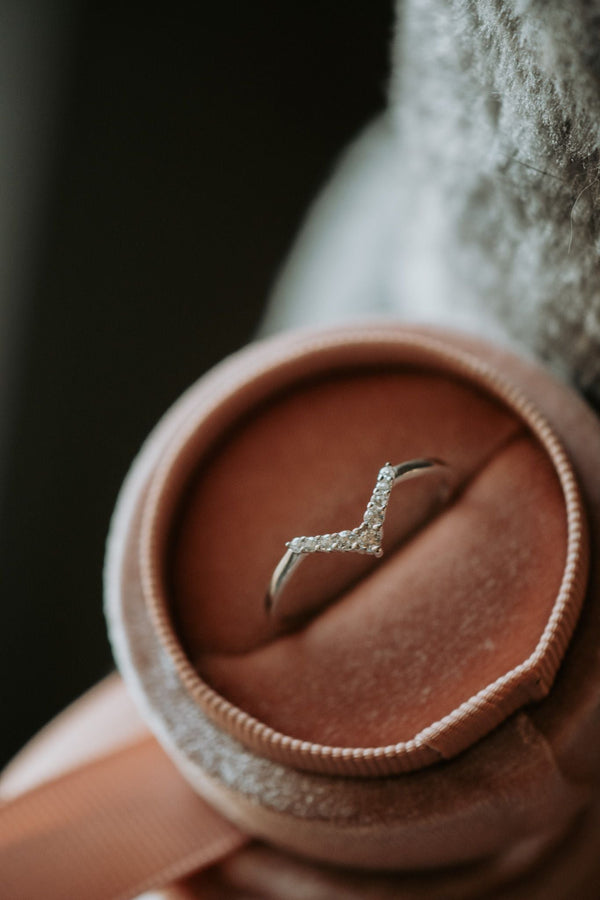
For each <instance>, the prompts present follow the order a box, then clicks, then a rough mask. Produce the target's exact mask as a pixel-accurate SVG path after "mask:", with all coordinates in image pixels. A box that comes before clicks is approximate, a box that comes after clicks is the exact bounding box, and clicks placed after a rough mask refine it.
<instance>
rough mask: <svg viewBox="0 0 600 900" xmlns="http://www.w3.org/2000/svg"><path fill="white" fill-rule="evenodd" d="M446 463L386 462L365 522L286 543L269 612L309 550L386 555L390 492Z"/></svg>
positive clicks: (271, 588)
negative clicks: (402, 483)
mask: <svg viewBox="0 0 600 900" xmlns="http://www.w3.org/2000/svg"><path fill="white" fill-rule="evenodd" d="M446 465H447V464H446V463H445V462H443V460H441V459H433V458H425V459H411V460H409V461H408V462H403V463H399V464H398V465H395V466H393V465H392V464H391V463H389V462H388V463H386V464H385V465H384V466H382V467H381V469H380V470H379V473H378V475H377V481H376V482H375V487H374V488H373V492H372V494H371V499H370V500H369V502H368V503H367V508H366V510H365V514H364V516H363V521H362V522H361V523H360V525H358V526H357V527H356V528H352V529H351V530H349V531H337V532H335V533H334V534H315V535H312V536H310V537H304V536H303V537H295V538H292V540H291V541H287V542H286V547H287V550H286V552H285V553H284V554H283V556H282V557H281V559H280V560H279V562H278V563H277V565H276V566H275V569H274V571H273V574H272V576H271V581H270V582H269V589H268V591H267V595H266V597H265V606H266V608H267V611H268V612H270V613H274V612H275V609H276V605H277V599H278V597H279V595H280V593H281V590H282V588H283V586H284V584H285V582H286V581H287V580H288V578H289V577H290V575H291V574H292V572H293V570H294V569H295V568H296V567H297V565H298V564H299V563H300V562H301V561H302V559H303V558H304V557H305V556H307V555H308V554H309V553H331V552H332V551H334V550H337V551H341V552H343V553H366V554H369V555H371V556H378V557H379V556H383V548H382V546H381V542H382V538H383V523H384V520H385V514H386V512H387V506H388V503H389V499H390V495H391V493H392V489H393V487H394V485H396V484H397V483H398V481H401V480H406V479H408V478H414V477H415V476H418V475H421V474H423V473H424V472H426V471H428V470H430V469H432V468H434V467H438V466H446Z"/></svg>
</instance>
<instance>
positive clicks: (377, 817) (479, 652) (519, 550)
mask: <svg viewBox="0 0 600 900" xmlns="http://www.w3.org/2000/svg"><path fill="white" fill-rule="evenodd" d="M422 456H435V457H440V458H442V459H444V460H445V461H447V463H448V467H449V471H450V472H451V473H452V475H451V487H450V491H451V493H450V497H449V498H448V499H447V500H446V501H445V502H439V490H438V488H437V487H436V485H435V479H434V476H433V475H431V476H423V477H422V478H420V479H418V480H415V481H411V482H408V483H407V484H406V485H398V486H397V487H396V488H395V489H394V492H393V503H391V504H390V508H389V511H388V518H387V519H386V528H385V537H384V547H385V555H384V557H383V559H382V560H380V561H374V560H372V559H371V558H368V557H365V556H360V555H358V554H341V553H331V554H313V555H312V556H311V557H310V559H307V560H305V561H304V562H303V564H302V566H301V567H299V568H298V570H297V572H295V573H294V576H293V579H291V581H290V586H289V596H288V598H287V599H286V601H285V602H286V603H288V604H289V610H290V611H291V613H293V616H292V615H290V616H289V617H288V618H285V617H283V619H282V618H278V619H273V618H272V617H271V618H270V617H269V616H268V615H266V613H265V610H264V604H263V598H264V594H265V589H266V586H267V584H268V581H269V578H270V575H271V573H272V571H273V568H274V566H275V565H276V563H277V561H278V560H279V559H280V557H281V555H282V552H283V550H284V549H285V541H286V540H290V539H291V538H292V537H294V536H297V535H301V534H319V533H324V532H335V531H338V530H341V529H345V528H351V527H353V526H355V525H357V524H358V522H360V519H361V516H362V512H363V511H364V506H365V502H366V500H367V499H368V497H369V494H370V491H371V488H372V482H373V479H374V477H375V476H376V474H377V471H378V469H379V468H380V466H382V465H383V464H384V463H385V462H386V461H387V460H389V461H391V462H392V463H394V464H395V463H398V462H402V461H403V460H406V459H411V458H415V457H422ZM598 459H600V431H599V428H598V423H597V421H596V418H595V416H594V415H593V414H592V413H591V412H590V411H589V410H588V409H587V407H586V406H585V405H584V404H583V402H582V401H580V400H579V399H578V398H577V397H576V396H575V395H574V394H573V393H572V392H571V391H570V390H569V389H568V388H566V387H564V386H563V385H560V384H558V383H557V382H555V381H554V380H553V379H552V378H550V376H548V375H547V374H546V373H544V372H543V371H542V370H541V369H539V368H537V367H535V366H532V365H531V364H529V363H526V362H524V361H522V360H519V359H517V358H516V357H514V356H512V355H511V354H509V353H506V352H504V351H500V350H497V349H495V348H491V347H489V346H487V345H485V344H483V343H480V342H476V341H472V340H467V339H465V338H461V337H458V336H455V335H454V336H453V335H448V334H444V333H435V332H428V331H424V330H418V329H415V330H408V329H403V328H401V327H399V326H397V325H387V324H385V325H373V324H371V325H369V326H363V327H354V326H353V327H344V328H338V329H335V330H331V331H326V332H319V333H315V332H300V333H295V334H292V335H288V336H285V337H279V338H276V339H273V340H270V341H266V342H261V343H259V344H256V345H254V346H252V347H250V348H248V349H246V350H244V351H242V352H240V353H239V354H237V355H235V356H234V357H232V358H231V359H229V360H227V361H225V362H224V363H223V364H221V365H220V366H218V367H217V368H216V369H215V370H213V372H212V373H210V374H209V375H207V376H205V377H204V378H203V379H201V381H200V382H198V384H196V385H195V386H194V387H192V388H191V389H190V390H189V391H188V392H187V393H186V394H185V395H184V396H183V397H182V398H181V399H180V400H179V402H178V403H177V404H176V405H175V406H174V407H173V408H172V409H171V410H170V412H169V413H168V414H167V415H166V416H165V417H164V419H163V420H162V422H161V423H160V424H159V425H158V427H157V428H156V429H155V431H154V433H153V434H152V435H151V437H150V438H149V440H148V441H147V442H146V444H145V446H144V447H143V448H142V451H141V453H140V455H139V457H138V459H137V461H136V463H135V464H134V466H133V468H132V471H131V473H130V475H129V477H128V479H127V481H126V484H125V486H124V489H123V492H122V495H121V498H120V501H119V503H118V506H117V510H116V513H115V518H114V521H113V526H112V529H111V535H110V540H109V552H108V557H107V566H106V585H107V614H108V620H109V627H110V634H111V640H112V643H113V647H114V650H115V655H116V658H117V662H118V665H119V668H120V670H121V672H122V674H123V676H124V678H125V681H126V683H127V685H128V686H129V688H130V691H131V693H132V695H133V697H134V699H135V700H136V701H137V703H138V705H139V707H140V709H141V711H142V713H143V714H144V716H145V718H146V720H147V722H148V724H149V725H150V727H151V728H152V729H153V731H154V732H155V734H156V735H157V737H158V739H159V740H160V742H161V743H162V744H163V746H164V748H165V749H166V751H167V752H168V753H169V754H170V756H171V757H172V759H173V760H174V762H175V764H176V765H177V766H178V767H179V769H180V770H181V771H182V772H183V774H184V775H185V777H186V778H187V779H188V781H189V782H190V784H191V785H192V786H193V787H194V788H195V789H196V790H197V791H198V792H199V793H201V794H202V795H203V796H204V797H205V798H206V799H207V800H208V801H209V802H210V803H211V804H212V805H213V806H214V807H216V808H217V809H218V810H220V811H221V812H222V813H223V814H224V815H225V816H226V817H228V818H229V819H231V820H232V821H233V822H235V823H236V824H237V825H238V826H239V827H241V828H242V829H243V830H245V831H247V832H248V833H249V834H251V835H254V836H257V837H259V838H262V839H264V840H266V841H268V842H270V843H272V844H275V845H277V846H280V847H283V848H287V849H289V850H292V851H294V852H297V853H300V854H302V855H305V856H309V857H311V858H314V859H318V860H326V861H329V862H333V863H338V864H344V865H351V866H360V867H368V868H373V869H376V868H385V869H423V868H433V867H443V866H450V865H458V864H482V863H483V861H486V864H489V865H492V863H491V862H490V860H492V861H493V865H494V866H496V867H497V868H498V870H500V869H501V870H502V871H503V872H504V873H505V874H506V873H513V874H514V873H515V872H519V871H524V870H526V869H527V868H528V867H531V866H532V865H534V863H535V862H536V861H538V860H539V859H540V858H541V857H542V855H543V854H544V853H545V852H547V851H548V848H550V847H556V846H558V845H559V844H560V843H561V841H565V840H567V839H568V836H569V835H570V834H571V832H572V829H573V827H574V823H575V822H579V821H581V817H582V816H583V815H584V813H585V810H587V809H589V808H591V806H592V805H593V803H594V802H595V797H596V793H595V792H596V790H597V789H596V785H597V782H598V776H599V775H600V753H599V752H598V750H597V748H598V747H599V746H600V654H599V653H598V652H597V647H598V646H600V634H599V631H600V616H599V597H598V590H597V585H596V577H597V576H596V575H595V574H594V573H593V574H592V575H591V576H588V555H589V553H588V551H589V547H590V542H591V547H592V551H593V552H595V551H596V544H597V541H598V521H597V520H598V516H599V514H600V496H599V487H598V478H597V461H598ZM582 497H583V498H584V499H583V500H582ZM300 612H301V613H302V615H299V613H300ZM583 834H584V836H583V837H581V842H583V844H584V845H586V846H587V845H588V844H589V847H590V859H591V858H592V855H593V854H592V845H593V842H594V841H595V842H596V843H597V840H598V834H597V833H592V832H591V831H590V829H588V831H587V832H584V833H583ZM586 842H587V844H586Z"/></svg>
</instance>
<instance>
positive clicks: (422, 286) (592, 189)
mask: <svg viewBox="0 0 600 900" xmlns="http://www.w3.org/2000/svg"><path fill="white" fill-rule="evenodd" d="M397 19H398V22H397V29H396V36H395V39H394V48H393V71H392V78H391V86H390V101H389V109H388V112H387V114H386V115H385V117H384V118H383V120H382V121H381V122H379V123H377V124H376V125H375V126H373V127H371V128H370V129H369V130H368V131H367V132H365V134H364V135H363V136H362V137H361V138H360V139H359V140H358V141H357V143H356V144H355V145H354V146H353V147H352V148H351V149H350V151H349V152H348V153H347V154H346V156H345V157H344V159H343V160H342V161H341V164H340V167H339V169H338V172H337V174H336V175H335V176H334V178H333V181H332V182H331V184H330V185H329V186H328V187H327V188H326V190H325V191H324V193H323V195H322V197H321V198H320V199H319V200H318V201H317V203H316V204H315V206H314V208H313V210H312V212H311V214H310V215H309V217H308V221H307V223H306V225H305V227H304V229H303V231H302V233H301V235H300V238H299V240H298V242H297V245H296V247H295V248H294V251H293V252H292V254H291V257H290V259H289V261H288V263H287V265H286V266H285V267H284V269H283V271H282V273H281V277H280V279H279V282H278V285H277V286H276V290H275V292H274V296H273V298H272V303H271V306H270V309H269V312H268V315H267V318H266V321H265V325H264V330H265V331H274V330H277V329H280V328H285V327H289V326H291V325H295V324H300V323H309V322H310V323H324V322H333V321H340V320H342V319H348V318H356V317H357V316H361V315H366V314H369V315H372V314H373V313H380V312H381V313H384V314H387V315H389V314H390V313H394V314H397V315H398V316H399V317H401V318H403V319H407V320H411V321H421V322H432V323H436V324H442V325H450V326H454V327H456V328H462V329H465V330H468V331H471V332H473V333H477V334H482V335H485V336H487V337H491V338H493V339H495V340H499V341H501V342H503V343H508V344H511V345H512V346H513V347H518V348H520V349H521V350H522V351H525V352H528V353H530V354H533V355H535V356H537V357H538V358H539V359H542V360H544V361H546V362H548V363H549V364H550V365H551V366H552V368H553V369H554V371H555V372H557V373H559V374H560V375H562V376H563V377H564V378H566V379H567V380H569V381H571V382H573V383H574V384H576V385H577V386H578V387H579V389H580V390H583V391H584V392H586V393H587V394H588V395H589V396H591V397H592V399H594V400H595V401H596V402H599V401H600V353H598V348H599V343H600V268H599V265H598V264H599V254H600V216H599V215H598V214H597V212H596V209H597V206H598V200H599V198H600V169H599V168H598V160H599V144H600V51H599V44H600V2H598V0H587V2H586V0H572V2H570V3H566V2H565V0H562V2H559V0H547V2H544V3H541V2H539V0H537V2H535V0H504V2H502V0H444V2H441V0H405V2H403V3H400V4H399V7H398V11H397Z"/></svg>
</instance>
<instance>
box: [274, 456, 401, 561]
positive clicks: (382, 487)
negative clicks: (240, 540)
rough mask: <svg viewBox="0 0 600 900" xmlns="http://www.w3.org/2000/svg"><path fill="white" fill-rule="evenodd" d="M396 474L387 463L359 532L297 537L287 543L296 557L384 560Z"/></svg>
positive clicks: (376, 484)
mask: <svg viewBox="0 0 600 900" xmlns="http://www.w3.org/2000/svg"><path fill="white" fill-rule="evenodd" d="M394 479H395V471H394V468H393V466H390V465H389V464H387V463H386V465H385V466H382V468H381V469H380V470H379V472H378V474H377V480H376V482H375V487H374V488H373V491H372V493H371V497H370V499H369V502H368V503H367V508H366V510H365V513H364V516H363V521H362V522H361V524H360V525H358V526H357V527H356V528H352V529H346V530H344V531H338V532H335V533H333V534H316V535H312V536H310V537H305V536H301V537H295V538H292V540H291V541H288V542H287V543H286V547H288V548H289V549H290V550H291V551H292V553H298V554H300V553H315V552H320V553H331V552H332V551H334V550H335V551H341V552H343V553H368V554H369V555H371V556H381V554H382V552H383V551H382V549H381V543H382V539H383V523H384V519H385V514H386V512H387V505H388V503H389V499H390V495H391V492H392V487H393V486H394Z"/></svg>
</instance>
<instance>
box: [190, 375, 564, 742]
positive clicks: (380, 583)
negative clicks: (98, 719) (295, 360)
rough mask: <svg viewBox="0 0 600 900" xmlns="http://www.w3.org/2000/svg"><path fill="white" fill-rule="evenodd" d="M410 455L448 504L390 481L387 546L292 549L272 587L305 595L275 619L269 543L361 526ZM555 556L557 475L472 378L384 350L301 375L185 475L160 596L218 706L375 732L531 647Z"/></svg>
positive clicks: (453, 703)
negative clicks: (168, 581) (377, 557)
mask: <svg viewBox="0 0 600 900" xmlns="http://www.w3.org/2000/svg"><path fill="white" fill-rule="evenodd" d="M420 455H425V456H427V455H434V456H438V457H441V458H442V459H444V460H446V461H447V462H448V464H449V467H450V469H449V473H450V478H451V484H452V490H453V497H452V500H451V502H449V503H448V504H446V505H442V504H441V503H440V502H436V499H437V497H438V495H439V489H440V485H439V476H438V475H437V474H436V473H433V472H432V473H431V474H429V475H428V476H423V477H422V478H421V479H420V480H418V481H413V482H412V483H411V482H407V483H406V484H401V485H398V486H397V487H396V488H395V491H394V493H393V495H392V497H393V501H392V504H391V507H390V510H389V513H388V517H387V519H386V529H385V532H384V534H385V539H384V546H386V547H387V548H389V549H388V552H387V553H386V555H385V557H384V559H383V560H382V561H381V562H379V561H375V562H373V560H371V559H370V558H368V557H361V556H358V555H349V554H339V553H333V554H327V555H324V554H316V555H313V556H311V557H310V558H308V559H306V560H304V561H303V564H302V566H301V567H299V569H298V570H297V572H296V573H294V576H293V580H292V584H291V585H290V591H293V592H294V596H293V597H292V599H291V601H290V600H289V599H288V604H291V605H292V607H293V608H294V609H296V610H297V609H300V608H306V607H307V608H309V609H311V610H315V609H316V610H317V612H315V613H314V614H313V615H312V616H311V617H310V619H309V620H308V622H307V623H306V624H304V623H303V624H302V625H301V626H299V627H296V628H293V629H292V630H291V631H289V633H285V634H283V635H281V634H280V633H279V629H278V628H277V624H278V623H277V620H275V621H274V620H273V619H271V618H269V617H268V616H266V615H265V611H264V608H263V605H262V603H261V600H262V597H263V595H264V592H265V585H266V584H267V583H268V580H269V576H270V573H271V571H272V569H273V567H274V565H275V564H276V562H277V560H278V558H279V556H280V555H281V552H282V550H283V549H284V542H285V540H286V539H289V538H291V537H293V536H294V534H298V533H304V534H316V533H319V532H320V533H323V532H331V531H337V530H341V529H342V528H344V527H351V526H353V525H356V524H358V523H359V522H360V520H361V518H362V513H363V512H364V508H365V505H366V500H367V499H368V496H369V494H370V490H371V487H372V485H371V481H372V477H373V476H374V475H375V474H376V472H377V470H378V468H379V466H380V465H382V464H383V463H384V462H385V461H386V459H390V460H391V461H392V462H398V461H401V460H405V459H411V458H414V457H417V456H420ZM419 524H420V525H421V527H420V528H418V530H417V533H416V534H415V533H414V528H415V526H418V525H419ZM403 537H406V538H407V539H406V540H402V538H403ZM398 545H400V546H398ZM394 547H395V549H394ZM564 556H565V514H564V503H563V498H562V495H561V490H560V485H559V483H558V480H557V478H556V475H555V473H554V471H553V468H552V466H551V464H550V462H549V460H548V459H547V457H546V455H545V453H544V452H543V451H542V449H541V448H540V446H539V444H538V443H537V441H536V440H535V439H534V438H533V437H532V435H531V434H530V433H528V432H527V431H526V429H525V428H524V427H523V423H522V422H519V420H518V419H517V418H516V417H515V416H513V415H511V414H510V413H509V412H508V411H507V410H506V409H503V408H502V407H501V406H500V405H499V404H498V403H496V402H495V401H494V400H493V399H492V398H490V397H489V396H488V397H486V396H485V394H484V393H483V392H481V391H480V390H478V389H477V387H476V386H472V385H471V386H469V385H467V384H466V383H464V382H463V383H461V382H460V381H458V380H453V379H451V378H448V377H443V376H440V375H435V374H431V373H427V372H414V371H411V370H410V369H409V370H408V371H403V369H402V366H399V367H398V369H397V370H396V371H386V370H384V371H381V372H376V371H374V372H370V373H366V374H365V375H362V376H360V375H357V374H348V375H346V376H339V377H335V376H333V377H332V376H331V375H326V376H325V377H324V378H323V379H321V380H317V379H315V380H312V381H311V382H309V383H308V384H307V385H305V386H303V387H300V388H297V389H295V390H293V391H291V392H286V393H284V394H283V396H279V397H277V398H276V399H275V400H274V401H272V402H270V403H267V404H265V405H264V406H263V407H262V408H260V410H259V411H258V412H257V414H256V415H251V416H250V415H249V414H248V415H246V416H245V417H244V419H243V422H242V423H241V424H240V425H239V426H238V427H232V428H231V429H230V431H229V434H228V436H227V438H226V439H225V441H223V442H221V443H220V444H219V446H218V450H217V452H215V453H214V455H212V457H211V458H210V459H209V460H208V461H207V462H206V464H205V465H202V466H200V470H199V472H198V474H197V476H196V479H195V484H194V485H193V488H192V489H190V490H188V491H187V492H186V497H185V508H184V511H183V514H182V517H181V522H180V526H179V531H178V534H177V536H176V537H175V538H174V548H173V558H174V559H173V575H172V583H173V594H172V603H173V609H174V615H175V618H176V621H177V623H178V628H179V632H180V635H181V637H182V640H183V642H184V644H185V646H186V648H187V650H188V653H189V654H190V656H191V657H192V659H194V660H195V662H196V664H197V666H198V670H199V672H200V674H202V675H203V677H205V678H206V680H207V681H208V682H209V683H210V684H211V685H212V686H213V687H214V688H215V689H216V690H217V691H218V692H219V693H221V694H223V695H224V696H225V697H227V698H228V699H229V700H231V701H232V702H233V703H235V704H236V705H238V706H240V707H241V708H242V709H244V710H245V711H247V712H249V713H251V714H252V715H254V716H256V717H257V718H258V719H260V720H261V721H263V722H265V723H266V724H267V725H270V726H271V727H273V728H276V729H278V730H280V731H283V732H284V733H286V734H290V735H292V736H294V737H298V738H301V739H303V740H310V741H315V742H319V743H325V744H333V745H342V746H352V745H353V743H354V742H355V741H356V736H357V734H359V735H360V740H361V743H362V745H364V746H380V745H382V744H391V743H395V742H396V741H399V740H409V739H410V738H411V737H412V736H413V735H414V734H416V733H417V732H419V731H420V730H421V729H423V728H424V727H426V726H427V725H428V724H429V723H430V722H432V721H435V720H437V719H439V718H441V717H442V716H443V715H445V714H447V713H448V712H450V711H451V710H452V709H454V708H455V707H457V706H458V705H459V704H460V703H462V702H463V701H465V700H467V699H468V698H469V697H471V696H472V695H474V694H476V693H477V692H478V691H479V690H481V689H482V688H484V687H485V686H486V685H487V684H489V683H491V682H493V681H494V680H495V679H496V678H499V677H500V676H502V675H503V674H504V673H505V672H506V671H508V670H510V669H512V668H513V667H515V666H517V665H518V664H519V663H521V662H522V661H523V660H525V659H526V658H527V657H528V655H529V654H530V653H531V652H532V651H533V649H534V648H535V645H536V642H537V640H538V639H539V636H540V634H541V633H542V631H543V628H544V624H545V622H546V620H547V619H548V616H549V614H550V612H551V609H552V605H553V603H554V600H555V597H556V594H557V591H558V587H559V585H560V580H561V576H562V571H563V567H564ZM334 600H335V601H336V602H331V601H334Z"/></svg>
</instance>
